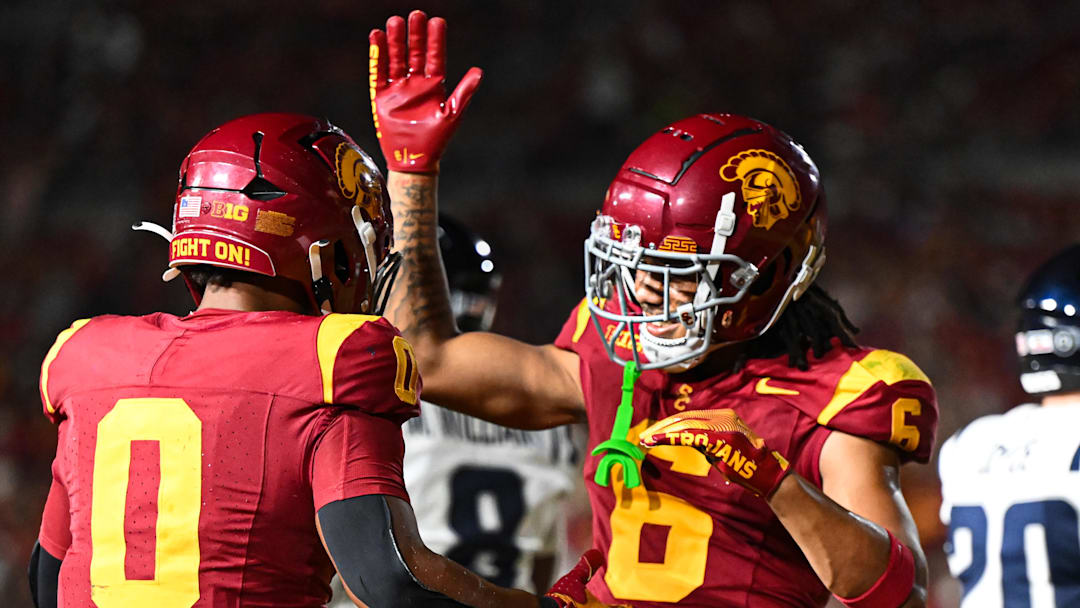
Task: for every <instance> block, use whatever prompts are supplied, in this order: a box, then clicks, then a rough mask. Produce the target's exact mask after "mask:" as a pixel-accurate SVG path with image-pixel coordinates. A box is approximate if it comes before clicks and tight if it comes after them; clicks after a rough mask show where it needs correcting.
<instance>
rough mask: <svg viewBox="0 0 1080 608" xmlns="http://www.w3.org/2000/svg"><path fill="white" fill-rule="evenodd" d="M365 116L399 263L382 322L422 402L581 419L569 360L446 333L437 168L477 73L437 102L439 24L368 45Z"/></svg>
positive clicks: (520, 419)
mask: <svg viewBox="0 0 1080 608" xmlns="http://www.w3.org/2000/svg"><path fill="white" fill-rule="evenodd" d="M368 40H369V41H370V43H371V45H370V47H369V52H370V58H371V61H369V63H368V65H369V68H370V74H369V76H370V81H369V82H370V86H371V102H372V115H373V117H374V122H375V134H376V136H377V137H378V138H379V147H380V148H382V152H383V157H384V158H385V159H386V164H387V167H388V168H389V169H390V172H389V175H388V179H387V185H388V190H389V193H390V200H391V204H392V207H393V214H394V244H395V247H396V248H397V249H398V250H400V251H401V253H402V255H403V258H404V259H403V260H402V266H401V271H400V272H401V274H400V276H399V277H398V280H397V283H396V284H395V285H394V290H393V292H392V294H391V297H390V302H389V305H388V307H387V318H389V319H390V321H391V322H392V323H393V324H394V325H396V326H397V327H398V328H399V329H400V330H401V332H402V333H403V334H405V337H406V338H407V339H408V340H409V341H410V342H412V344H413V347H414V348H413V349H414V351H415V352H416V356H417V359H418V364H419V367H420V370H421V371H422V372H423V377H424V389H423V390H424V398H425V399H428V400H430V401H433V402H435V403H438V404H440V405H445V406H447V407H450V408H452V409H456V410H458V411H461V412H464V413H466V414H470V415H473V416H476V417H479V418H484V419H486V420H490V421H492V422H495V423H498V424H502V425H505V426H513V427H517V428H548V427H552V426H557V425H560V424H566V423H569V422H575V421H577V420H580V419H581V418H583V417H584V410H585V406H584V398H583V397H582V394H581V382H580V376H579V371H578V357H577V355H576V354H574V353H571V352H567V351H563V350H560V349H558V348H555V347H554V346H552V345H547V346H532V345H529V344H525V343H523V342H518V341H516V340H511V339H509V338H505V337H502V336H498V335H495V334H490V333H481V332H470V333H465V334H461V333H460V332H458V330H457V327H456V326H455V325H454V317H453V314H452V313H451V310H450V297H449V293H448V289H447V286H446V274H445V271H444V270H443V266H442V259H441V257H440V255H439V243H438V238H437V236H436V230H437V221H438V220H437V217H438V208H437V206H436V188H437V186H438V171H439V159H440V157H441V156H442V153H443V150H444V149H445V148H446V144H447V142H448V141H449V140H450V136H451V135H452V134H453V132H454V130H455V129H456V128H457V124H458V122H459V120H460V119H461V116H462V112H463V111H464V109H465V107H466V106H467V105H468V103H469V99H470V98H471V97H472V94H473V92H474V91H475V90H476V87H477V86H478V85H479V84H480V79H481V77H482V72H481V71H480V70H479V69H478V68H472V69H471V70H469V71H468V73H466V74H465V77H464V78H462V79H461V82H460V83H458V86H457V87H456V88H455V89H454V91H453V93H451V94H450V96H449V97H447V96H446V94H445V89H444V86H443V85H444V80H445V67H446V22H445V21H443V20H442V19H440V18H438V17H436V18H434V19H431V20H428V18H427V16H426V15H424V13H422V12H420V11H413V12H412V13H411V14H410V15H409V21H408V32H407V33H406V23H405V20H404V19H402V18H401V17H391V18H390V19H389V20H388V21H387V22H386V30H385V31H383V30H374V31H372V32H371V34H370V36H369V37H368Z"/></svg>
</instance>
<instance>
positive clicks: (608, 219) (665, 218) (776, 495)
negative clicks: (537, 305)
mask: <svg viewBox="0 0 1080 608" xmlns="http://www.w3.org/2000/svg"><path fill="white" fill-rule="evenodd" d="M407 29H408V32H407V34H406V23H405V22H404V20H403V19H401V18H400V17H393V18H391V19H390V20H389V21H388V22H387V27H386V31H385V32H383V31H379V30H376V31H373V32H372V33H371V36H370V42H371V58H372V60H371V68H372V70H371V86H372V109H373V112H374V118H375V122H376V129H377V133H378V136H379V139H380V146H381V148H382V150H383V154H384V156H385V157H386V160H387V164H388V167H389V169H390V173H389V176H388V185H389V188H390V196H391V201H392V208H393V213H394V216H395V220H396V222H395V226H396V228H395V237H394V238H395V241H396V243H397V244H398V246H399V247H400V251H401V253H402V254H403V256H404V263H403V278H404V283H405V284H406V285H408V289H407V290H399V291H396V292H394V294H393V295H392V297H391V303H390V308H389V310H390V313H389V318H391V319H392V320H393V321H394V322H395V324H397V326H398V327H400V328H402V331H403V333H404V334H405V335H406V336H407V337H408V338H409V339H410V340H411V341H412V343H413V344H414V345H415V346H416V352H417V355H418V357H419V360H420V366H421V369H423V370H424V378H425V395H426V396H427V397H428V398H430V399H431V400H432V401H433V402H435V403H439V404H441V405H446V406H449V407H452V408H455V409H459V410H461V411H463V412H465V413H468V414H472V415H474V416H478V417H482V418H486V419H488V420H491V421H493V422H495V423H498V424H503V425H506V426H517V427H522V428H545V427H551V426H556V425H559V424H565V423H568V422H572V421H576V420H580V419H582V418H587V419H588V424H589V434H590V439H589V444H590V448H592V449H593V454H592V455H591V456H590V457H589V459H588V460H587V461H586V465H585V473H586V481H587V483H588V485H589V493H590V499H591V502H592V508H593V512H594V522H593V524H594V525H593V530H594V546H595V547H596V548H599V549H600V550H602V551H603V552H604V553H605V554H606V555H607V559H608V565H607V567H606V568H605V569H603V570H601V571H600V573H601V575H600V576H597V577H595V578H594V579H593V581H592V583H590V587H589V588H590V590H591V592H592V593H593V594H594V595H595V596H596V597H597V598H599V600H601V601H603V602H607V603H622V604H633V605H634V606H650V607H651V606H666V605H672V604H677V605H682V606H710V607H712V606H747V605H749V606H755V607H757V606H822V605H824V604H825V603H826V602H827V601H828V599H829V594H830V592H831V593H832V594H834V595H836V596H837V597H838V598H839V599H840V601H841V602H843V603H844V604H846V605H848V606H860V607H861V606H876V607H884V606H892V607H895V606H901V605H903V606H922V605H924V604H925V596H926V563H925V558H924V556H923V553H922V550H921V548H920V547H919V541H918V535H917V533H916V530H915V526H914V523H913V522H912V519H911V516H910V514H909V513H908V511H907V508H906V506H905V504H904V501H903V497H902V495H901V493H900V488H899V481H898V477H899V468H900V465H901V463H903V462H905V461H908V460H915V461H920V462H925V461H926V460H927V459H928V458H929V455H930V450H931V448H932V445H933V440H934V432H935V428H936V423H937V405H936V401H935V397H934V393H933V389H932V388H931V386H930V383H929V381H928V380H927V378H926V376H925V375H924V374H923V373H922V372H921V371H920V370H919V369H918V367H916V366H915V365H914V364H913V363H912V362H911V361H910V360H908V359H907V358H906V357H904V356H903V355H900V354H897V353H893V352H889V351H885V350H875V349H868V348H862V347H859V346H856V345H855V343H854V341H853V340H852V336H851V334H852V333H853V332H854V328H852V327H851V325H850V323H849V322H848V321H847V320H846V318H845V317H844V313H843V311H842V310H841V309H840V307H839V305H838V304H837V303H836V302H835V301H834V300H832V299H831V298H830V297H829V296H828V295H826V293H825V292H824V291H823V290H822V289H820V288H819V287H817V286H815V285H813V280H814V278H815V277H816V275H817V272H818V271H819V270H820V268H821V265H822V262H823V261H824V249H823V240H824V234H825V198H824V195H823V193H822V191H821V186H820V184H819V176H818V171H817V168H816V167H815V166H814V164H813V162H812V161H811V160H810V158H809V157H808V156H807V155H806V153H805V152H804V151H803V150H802V148H801V147H799V146H798V145H797V144H796V143H795V142H794V141H792V140H791V138H789V137H788V136H787V135H785V134H784V133H782V132H780V131H778V130H777V129H775V128H773V127H771V126H769V125H766V124H764V123H761V122H758V121H755V120H751V119H748V118H745V117H741V116H733V115H725V114H715V115H713V114H705V115H699V116H694V117H691V118H688V119H685V120H682V121H679V122H676V123H674V124H672V125H670V126H668V127H666V128H664V129H662V130H661V131H660V132H658V133H656V134H655V135H653V136H652V137H650V138H649V139H648V140H646V141H645V143H644V144H642V145H641V146H640V147H639V148H638V149H637V150H635V151H634V152H633V153H632V154H631V155H630V158H629V159H628V160H627V161H626V163H625V164H624V165H623V167H622V169H620V171H619V173H618V175H617V177H616V178H615V180H614V182H613V183H612V184H611V186H610V188H609V189H608V192H607V196H606V198H605V201H604V204H603V207H602V208H601V210H600V212H599V214H598V216H597V218H596V220H595V221H594V222H593V224H592V231H591V234H590V236H589V237H588V239H587V241H586V253H585V263H586V275H587V276H586V279H587V280H586V284H587V287H586V297H585V299H584V300H583V301H582V303H581V304H580V305H579V306H578V307H577V308H576V309H575V310H574V311H573V312H572V313H571V314H570V318H569V320H568V321H567V322H566V325H565V326H564V329H563V331H562V333H561V334H560V335H559V337H558V338H557V339H556V341H555V343H554V344H549V345H545V346H531V345H526V344H523V343H520V342H517V341H514V340H511V339H508V338H504V337H500V336H497V335H494V334H484V333H465V334H459V333H458V332H456V331H455V329H454V325H453V319H452V317H451V314H450V306H449V303H448V301H447V294H446V282H445V279H444V278H443V275H442V271H441V268H440V262H439V256H438V246H437V244H436V241H435V235H436V213H437V209H436V207H437V205H436V185H437V172H438V168H439V165H438V161H439V157H440V155H441V154H442V152H443V149H444V147H445V145H446V142H447V140H448V139H449V134H450V133H451V132H452V131H453V127H454V126H455V125H456V124H457V122H458V120H459V119H460V116H461V113H462V111H463V109H464V107H465V104H466V103H467V101H468V99H469V97H470V96H471V94H472V92H473V91H474V90H475V88H476V86H477V84H478V82H479V77H480V75H479V73H478V71H477V70H476V69H475V68H474V69H473V70H472V71H470V72H469V73H468V74H467V75H466V77H465V78H464V79H463V81H462V83H461V84H460V85H459V86H458V87H457V89H456V90H455V91H454V92H453V94H451V95H450V97H449V98H448V99H447V98H445V95H444V92H443V88H442V83H443V73H444V67H445V50H444V44H445V42H444V39H445V38H444V37H445V22H443V20H441V19H432V20H431V21H428V20H427V17H426V16H425V15H424V14H423V13H421V12H419V11H416V12H413V13H412V14H411V15H410V16H409V21H408V25H407ZM406 40H407V41H406ZM538 242H543V241H542V235H538ZM624 364H625V367H624ZM639 374H640V376H639ZM620 386H621V390H620ZM654 424H655V426H653V425H654ZM650 427H651V428H650ZM639 441H640V443H641V445H642V446H644V447H645V448H646V451H642V449H641V448H640V447H638V445H637V444H638V442H639Z"/></svg>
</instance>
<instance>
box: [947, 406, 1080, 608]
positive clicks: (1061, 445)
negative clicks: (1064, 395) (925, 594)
mask: <svg viewBox="0 0 1080 608" xmlns="http://www.w3.org/2000/svg"><path fill="white" fill-rule="evenodd" d="M1078 429H1080V406H1075V405H1062V406H1054V407H1040V406H1038V405H1034V404H1027V405H1021V406H1018V407H1016V408H1013V409H1012V410H1009V411H1008V412H1006V413H1005V414H1001V415H993V416H985V417H983V418H979V419H978V420H975V421H974V422H972V423H971V424H969V425H968V426H967V427H965V428H964V429H962V430H961V431H959V432H958V433H956V435H954V436H953V437H951V438H950V439H949V440H948V441H946V442H945V444H944V445H942V446H941V454H940V456H939V460H938V468H939V472H940V474H941V486H942V490H941V491H942V498H943V502H942V505H941V519H942V521H944V522H945V523H946V524H947V525H948V526H949V542H948V544H947V545H946V550H947V551H948V554H949V569H950V570H951V571H952V573H953V575H954V576H956V577H957V578H958V579H960V581H961V582H962V583H963V585H964V599H963V603H962V605H963V606H964V607H965V608H971V607H974V606H980V607H981V606H1031V607H1034V608H1039V607H1044V606H1045V607H1051V606H1080V526H1078V519H1080V518H1078V515H1077V514H1078V512H1080V431H1078Z"/></svg>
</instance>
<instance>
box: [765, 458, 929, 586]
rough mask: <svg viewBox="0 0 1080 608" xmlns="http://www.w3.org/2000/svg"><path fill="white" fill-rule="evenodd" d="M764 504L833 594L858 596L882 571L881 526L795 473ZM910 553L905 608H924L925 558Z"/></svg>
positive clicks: (885, 558) (884, 545)
mask: <svg viewBox="0 0 1080 608" xmlns="http://www.w3.org/2000/svg"><path fill="white" fill-rule="evenodd" d="M769 506H770V507H771V508H772V510H773V512H774V513H775V514H776V516H777V518H778V519H779V520H780V522H781V523H782V524H784V527H785V528H786V529H787V531H788V533H789V534H791V536H792V538H794V539H795V542H796V543H798V545H799V548H801V549H802V551H803V554H804V555H806V558H807V560H808V561H809V562H810V566H811V567H812V568H813V569H814V572H815V573H817V575H818V578H820V579H821V581H822V582H823V583H825V585H826V586H827V587H828V588H829V591H831V592H832V593H833V594H835V595H837V596H839V597H847V598H851V597H857V596H859V595H860V594H862V593H864V592H866V591H867V590H868V589H870V588H871V587H872V586H873V585H874V583H875V582H876V581H877V580H878V579H879V578H880V577H881V575H882V573H883V572H885V570H886V568H887V566H888V564H889V555H890V541H889V534H888V532H887V531H886V530H885V528H883V527H881V526H879V525H877V524H875V523H874V522H872V521H870V520H868V519H865V518H863V517H860V516H859V515H856V514H855V513H852V512H850V511H848V510H846V509H844V508H843V507H841V506H840V505H838V504H837V503H836V502H834V501H833V500H831V499H830V498H829V497H827V496H825V495H824V494H823V493H822V492H821V491H820V490H818V489H817V488H816V487H814V486H813V484H811V483H810V482H808V481H806V480H805V479H803V478H802V477H800V476H799V475H796V474H794V473H793V474H790V475H788V476H787V477H785V478H784V480H783V481H782V482H781V483H780V486H779V487H778V488H777V489H776V492H775V493H774V494H773V495H772V497H771V498H770V499H769ZM915 549H917V547H916V548H915ZM913 553H914V554H915V572H916V576H915V587H914V588H913V589H912V591H911V595H910V596H909V598H908V601H907V602H906V603H905V604H903V605H904V606H906V607H914V606H923V605H925V598H926V560H925V558H924V557H923V556H922V553H921V551H917V550H914V551H913Z"/></svg>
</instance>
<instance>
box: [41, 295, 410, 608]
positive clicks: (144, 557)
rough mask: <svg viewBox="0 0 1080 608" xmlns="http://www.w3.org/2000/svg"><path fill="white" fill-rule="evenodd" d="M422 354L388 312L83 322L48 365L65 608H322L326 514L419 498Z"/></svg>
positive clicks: (49, 543)
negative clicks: (367, 500) (413, 492)
mask: <svg viewBox="0 0 1080 608" xmlns="http://www.w3.org/2000/svg"><path fill="white" fill-rule="evenodd" d="M414 362H415V358H414V357H412V354H411V347H410V346H409V344H408V343H407V342H406V341H405V340H404V339H403V338H401V336H399V335H398V333H397V331H396V330H395V329H394V328H393V327H392V326H391V325H390V324H389V323H388V322H387V321H385V320H384V319H381V318H379V317H368V316H360V315H329V316H325V317H311V316H304V315H299V314H293V313H288V312H280V311H279V312H250V313H239V312H229V311H214V310H208V311H200V312H197V313H194V314H192V315H190V316H188V317H184V318H178V317H175V316H172V315H168V314H153V315H148V316H145V317H115V316H107V317H97V318H94V319H90V320H83V321H77V322H76V323H75V324H74V325H72V327H71V328H70V329H68V330H66V331H64V332H63V333H61V334H60V336H59V338H57V340H56V343H55V344H54V345H53V347H52V349H51V350H50V351H49V353H48V355H47V356H46V358H45V361H44V363H43V364H42V370H41V393H42V401H43V404H44V408H45V413H46V415H47V416H48V417H49V418H50V419H51V420H52V421H54V422H55V423H57V424H58V426H59V429H58V432H59V440H58V444H57V455H56V459H55V461H54V463H53V474H54V484H53V491H52V492H51V493H50V497H49V501H48V504H47V506H46V509H45V516H44V517H43V521H42V528H41V534H40V539H41V543H42V546H43V547H44V548H45V550H47V551H48V552H49V553H51V554H53V555H55V556H57V557H60V558H63V565H62V568H61V571H60V581H59V604H60V606H80V607H81V606H91V605H96V606H98V607H99V608H111V607H114V606H136V605H138V606H154V607H155V608H190V607H192V606H195V607H203V606H207V607H209V606H241V605H242V606H267V607H269V606H322V605H323V604H324V603H325V602H326V601H327V599H328V598H329V586H328V583H329V581H330V575H331V573H332V565H331V563H330V560H329V558H328V557H327V555H326V553H325V550H324V549H323V547H322V544H321V543H320V541H319V538H318V535H317V531H316V528H315V513H316V511H317V510H318V509H319V508H320V507H321V506H323V505H324V504H326V503H329V502H333V501H335V500H341V499H345V498H350V497H353V496H360V495H366V494H385V495H390V496H397V497H399V498H402V499H406V500H407V499H408V495H407V493H406V491H405V488H404V484H403V480H402V473H401V459H402V451H403V441H402V438H401V430H400V425H401V423H402V422H403V421H404V420H405V419H407V418H409V417H411V416H414V415H416V413H417V405H416V404H417V401H418V398H419V390H420V384H419V382H420V381H419V376H418V374H417V371H416V366H415V363H414ZM65 503H66V506H67V508H63V507H64V506H65Z"/></svg>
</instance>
